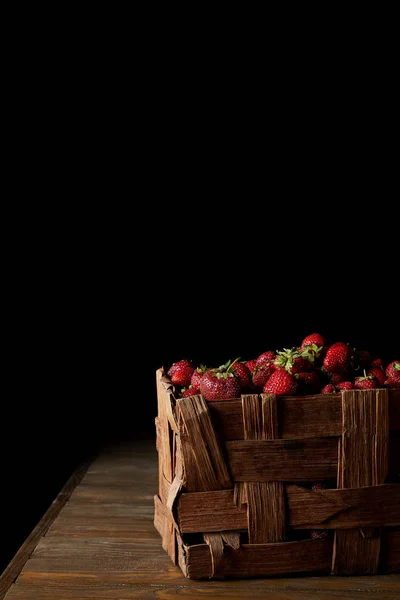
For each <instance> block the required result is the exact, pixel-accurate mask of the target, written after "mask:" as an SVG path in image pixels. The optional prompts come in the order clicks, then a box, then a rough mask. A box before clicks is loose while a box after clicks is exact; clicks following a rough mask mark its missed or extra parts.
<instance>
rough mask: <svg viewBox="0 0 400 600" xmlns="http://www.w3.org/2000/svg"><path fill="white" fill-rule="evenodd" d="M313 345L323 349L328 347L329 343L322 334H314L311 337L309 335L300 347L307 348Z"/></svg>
mask: <svg viewBox="0 0 400 600" xmlns="http://www.w3.org/2000/svg"><path fill="white" fill-rule="evenodd" d="M312 344H315V345H316V346H322V347H323V346H327V345H328V342H327V341H326V339H325V338H324V337H323V336H322V335H321V334H320V333H312V334H311V335H308V336H307V337H305V338H304V340H303V341H302V342H301V346H300V347H301V348H304V347H305V346H311V345H312Z"/></svg>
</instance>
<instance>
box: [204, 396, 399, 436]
mask: <svg viewBox="0 0 400 600" xmlns="http://www.w3.org/2000/svg"><path fill="white" fill-rule="evenodd" d="M208 407H209V411H210V414H211V418H212V421H213V423H214V424H215V428H216V431H217V432H218V434H219V436H220V439H221V440H225V441H231V440H243V439H244V435H243V431H244V430H243V417H242V403H241V400H240V399H235V400H224V401H221V402H209V403H208ZM278 411H279V412H278V420H279V426H280V437H281V438H282V439H293V438H306V437H311V438H314V437H337V436H340V435H342V397H341V394H330V395H329V396H326V395H321V394H317V395H315V396H284V397H282V398H279V401H278ZM389 428H390V431H400V389H391V390H389Z"/></svg>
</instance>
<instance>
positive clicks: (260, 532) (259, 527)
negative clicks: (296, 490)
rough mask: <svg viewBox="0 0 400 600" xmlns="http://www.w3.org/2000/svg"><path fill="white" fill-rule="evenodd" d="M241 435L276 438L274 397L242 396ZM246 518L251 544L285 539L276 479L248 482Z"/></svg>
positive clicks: (280, 492)
mask: <svg viewBox="0 0 400 600" xmlns="http://www.w3.org/2000/svg"><path fill="white" fill-rule="evenodd" d="M242 410H243V426H244V438H245V439H248V440H268V439H271V440H272V439H275V438H278V436H279V434H278V411H277V404H276V396H267V395H263V396H262V397H259V396H258V395H257V394H249V395H243V396H242ZM245 486H246V493H247V519H248V533H249V543H250V544H263V543H268V542H281V541H282V540H284V538H285V498H284V492H283V485H282V483H281V482H279V481H248V482H246V484H245Z"/></svg>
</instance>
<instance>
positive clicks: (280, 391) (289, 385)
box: [263, 368, 298, 396]
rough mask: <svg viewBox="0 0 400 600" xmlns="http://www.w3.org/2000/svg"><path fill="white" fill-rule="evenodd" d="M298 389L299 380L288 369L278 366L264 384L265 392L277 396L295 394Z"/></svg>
mask: <svg viewBox="0 0 400 600" xmlns="http://www.w3.org/2000/svg"><path fill="white" fill-rule="evenodd" d="M297 389H298V385H297V381H296V379H295V378H294V376H293V375H292V374H291V373H288V371H287V370H286V369H282V368H278V369H276V371H274V372H273V373H272V375H271V377H270V378H269V379H268V381H267V382H266V384H265V385H264V388H263V392H264V394H275V395H276V396H293V395H294V394H296V392H297Z"/></svg>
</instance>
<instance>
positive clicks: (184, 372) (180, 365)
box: [167, 359, 195, 387]
mask: <svg viewBox="0 0 400 600" xmlns="http://www.w3.org/2000/svg"><path fill="white" fill-rule="evenodd" d="M194 370H195V367H194V365H193V363H192V361H191V360H186V359H184V360H180V361H178V362H176V363H174V364H173V365H172V366H171V367H170V369H169V370H168V372H167V375H168V377H169V378H170V379H171V381H172V383H173V384H175V385H180V386H182V387H189V385H190V383H191V379H192V375H193V373H194Z"/></svg>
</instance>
